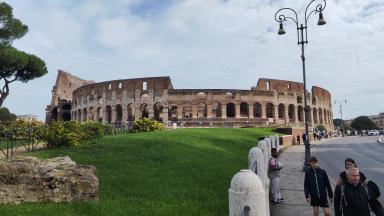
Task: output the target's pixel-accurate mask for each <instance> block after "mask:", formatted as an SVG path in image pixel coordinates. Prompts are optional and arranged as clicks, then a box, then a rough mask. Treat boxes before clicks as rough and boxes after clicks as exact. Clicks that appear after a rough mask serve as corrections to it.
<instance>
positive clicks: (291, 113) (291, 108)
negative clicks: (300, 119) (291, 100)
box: [288, 104, 296, 122]
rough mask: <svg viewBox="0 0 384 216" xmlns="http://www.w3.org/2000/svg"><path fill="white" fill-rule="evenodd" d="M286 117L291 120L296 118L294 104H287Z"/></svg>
mask: <svg viewBox="0 0 384 216" xmlns="http://www.w3.org/2000/svg"><path fill="white" fill-rule="evenodd" d="M288 118H289V119H290V120H291V121H292V122H293V121H295V118H296V111H295V105H293V104H289V105H288Z"/></svg>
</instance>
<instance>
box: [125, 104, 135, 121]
mask: <svg viewBox="0 0 384 216" xmlns="http://www.w3.org/2000/svg"><path fill="white" fill-rule="evenodd" d="M127 114H128V115H127V121H133V120H135V107H134V106H133V104H131V103H130V104H128V106H127Z"/></svg>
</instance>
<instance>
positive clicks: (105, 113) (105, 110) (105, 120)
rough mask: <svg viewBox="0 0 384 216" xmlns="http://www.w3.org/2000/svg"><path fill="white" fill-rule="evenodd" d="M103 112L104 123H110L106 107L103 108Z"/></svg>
mask: <svg viewBox="0 0 384 216" xmlns="http://www.w3.org/2000/svg"><path fill="white" fill-rule="evenodd" d="M101 112H102V113H103V123H108V122H107V118H108V114H107V109H106V107H103V108H101Z"/></svg>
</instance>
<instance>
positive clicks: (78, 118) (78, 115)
mask: <svg viewBox="0 0 384 216" xmlns="http://www.w3.org/2000/svg"><path fill="white" fill-rule="evenodd" d="M77 121H79V122H81V109H78V110H77Z"/></svg>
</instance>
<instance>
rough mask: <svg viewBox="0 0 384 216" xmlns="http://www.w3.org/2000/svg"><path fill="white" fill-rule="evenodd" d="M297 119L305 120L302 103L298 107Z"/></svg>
mask: <svg viewBox="0 0 384 216" xmlns="http://www.w3.org/2000/svg"><path fill="white" fill-rule="evenodd" d="M297 120H299V122H304V109H303V106H301V105H299V106H298V107H297Z"/></svg>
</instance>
